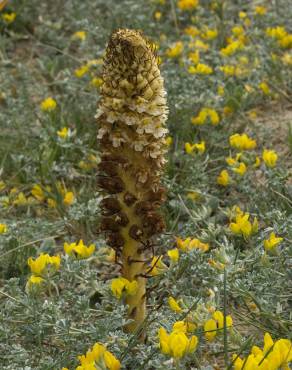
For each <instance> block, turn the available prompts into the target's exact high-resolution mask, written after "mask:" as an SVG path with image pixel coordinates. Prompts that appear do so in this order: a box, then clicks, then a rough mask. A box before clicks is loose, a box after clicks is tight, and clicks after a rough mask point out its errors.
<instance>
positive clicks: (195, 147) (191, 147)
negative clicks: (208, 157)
mask: <svg viewBox="0 0 292 370" xmlns="http://www.w3.org/2000/svg"><path fill="white" fill-rule="evenodd" d="M194 150H197V151H198V153H200V154H202V153H204V152H205V150H206V145H205V141H201V142H200V143H197V144H191V143H185V151H186V152H187V153H188V154H192V153H193V152H194Z"/></svg>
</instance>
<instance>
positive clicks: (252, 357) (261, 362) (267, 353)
mask: <svg viewBox="0 0 292 370" xmlns="http://www.w3.org/2000/svg"><path fill="white" fill-rule="evenodd" d="M291 360H292V343H291V341H290V340H288V339H279V340H277V341H276V342H274V341H273V339H272V337H271V335H270V334H269V333H265V335H264V348H263V349H261V348H259V347H257V346H253V347H252V349H251V353H250V354H249V355H248V357H247V358H245V359H241V358H240V357H239V356H237V355H233V361H234V363H233V367H234V369H235V370H243V369H245V370H254V369H263V370H264V369H269V370H278V369H287V370H288V369H289V363H290V362H291Z"/></svg>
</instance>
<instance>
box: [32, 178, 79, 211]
mask: <svg viewBox="0 0 292 370" xmlns="http://www.w3.org/2000/svg"><path fill="white" fill-rule="evenodd" d="M56 187H57V190H58V192H59V194H60V195H61V196H62V198H63V204H64V205H65V206H70V205H71V204H72V203H73V202H74V200H75V197H74V194H73V192H72V191H67V189H66V188H65V186H64V185H63V184H62V183H61V182H58V183H57V184H56ZM51 192H52V188H51V187H50V186H46V187H42V186H41V185H38V184H35V185H34V186H33V188H32V190H31V194H32V195H33V196H34V198H35V199H37V200H38V201H39V202H43V201H44V200H45V199H46V194H50V193H51ZM47 204H48V206H49V207H50V208H56V206H57V202H56V201H55V199H53V198H50V197H48V198H47Z"/></svg>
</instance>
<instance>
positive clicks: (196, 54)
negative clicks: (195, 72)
mask: <svg viewBox="0 0 292 370" xmlns="http://www.w3.org/2000/svg"><path fill="white" fill-rule="evenodd" d="M188 58H189V60H190V61H191V62H192V63H194V64H198V63H199V61H200V52H199V50H196V51H194V52H192V53H190V54H189V55H188Z"/></svg>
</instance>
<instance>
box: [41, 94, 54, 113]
mask: <svg viewBox="0 0 292 370" xmlns="http://www.w3.org/2000/svg"><path fill="white" fill-rule="evenodd" d="M56 107H57V102H56V100H55V99H53V98H52V97H50V96H49V97H48V98H46V99H45V100H43V101H42V102H41V110H43V111H44V112H52V111H53V110H55V109H56Z"/></svg>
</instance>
